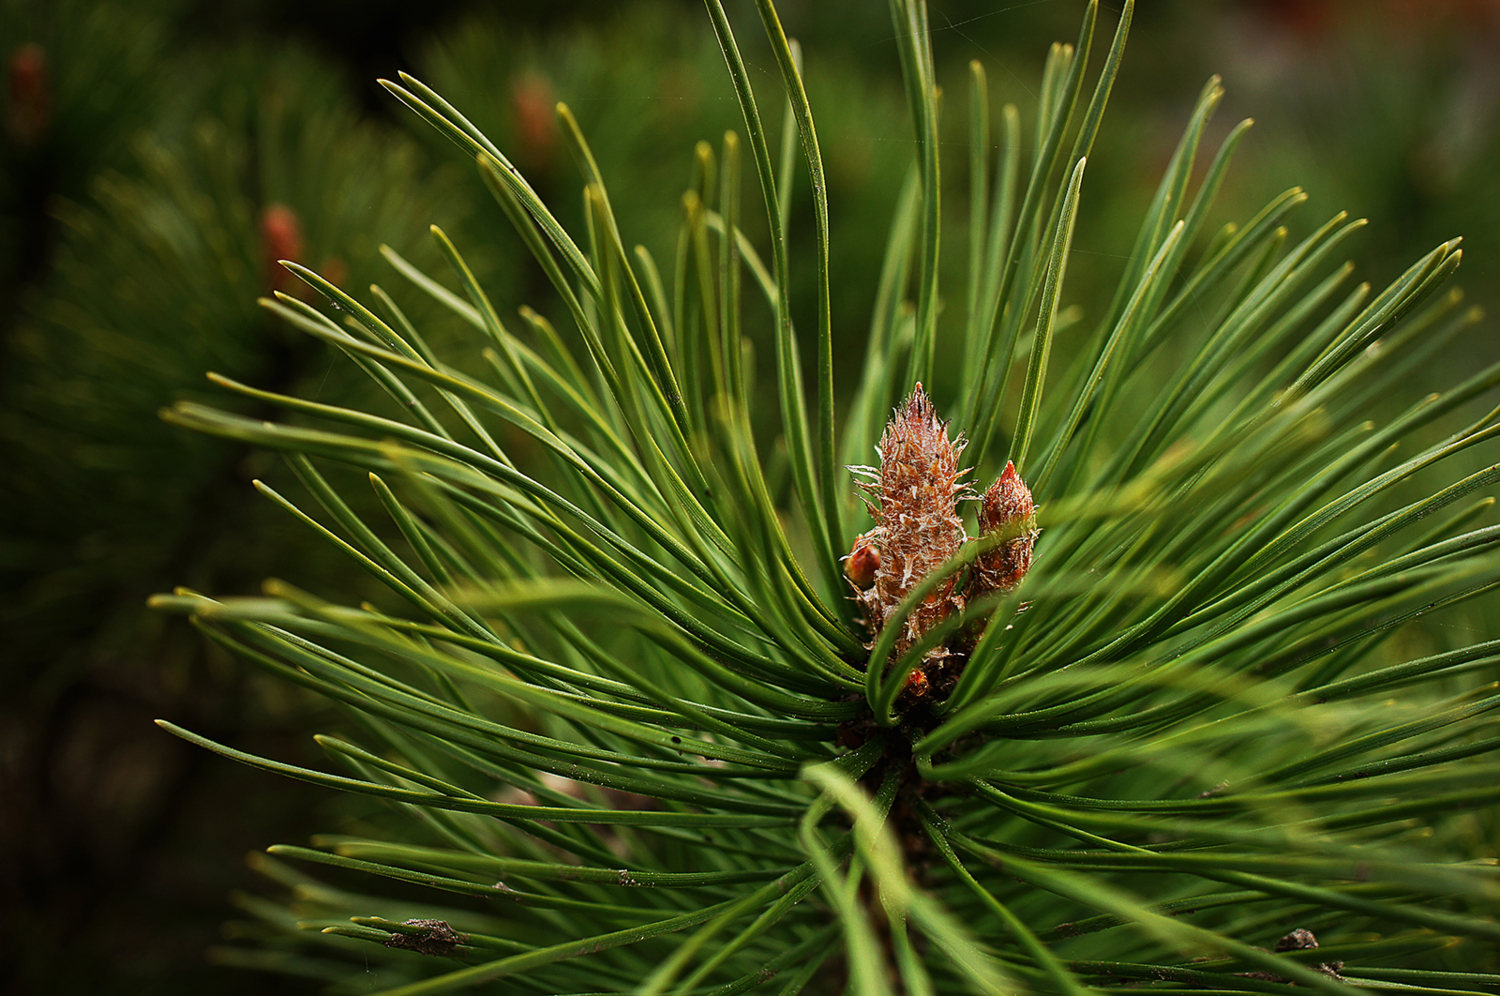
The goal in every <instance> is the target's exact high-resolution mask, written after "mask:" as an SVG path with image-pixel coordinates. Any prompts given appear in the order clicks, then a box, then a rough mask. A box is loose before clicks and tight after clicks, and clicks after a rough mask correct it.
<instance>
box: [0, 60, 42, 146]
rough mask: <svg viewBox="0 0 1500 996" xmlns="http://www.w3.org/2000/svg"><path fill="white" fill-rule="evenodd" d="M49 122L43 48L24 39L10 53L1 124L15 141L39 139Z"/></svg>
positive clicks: (33, 142)
mask: <svg viewBox="0 0 1500 996" xmlns="http://www.w3.org/2000/svg"><path fill="white" fill-rule="evenodd" d="M51 123H52V81H51V78H50V76H49V74H48V72H47V50H46V49H44V48H42V46H40V45H38V44H37V43H36V42H27V43H26V44H24V45H22V46H21V47H20V48H18V49H16V50H15V51H14V52H12V53H11V56H10V98H9V100H8V101H7V105H6V109H5V126H6V129H7V130H8V131H9V132H10V137H11V138H12V139H14V140H15V141H16V143H17V144H18V145H22V146H27V147H30V146H34V145H37V144H39V143H40V142H41V140H42V139H43V137H44V136H45V135H46V133H47V128H48V126H49V125H50V124H51Z"/></svg>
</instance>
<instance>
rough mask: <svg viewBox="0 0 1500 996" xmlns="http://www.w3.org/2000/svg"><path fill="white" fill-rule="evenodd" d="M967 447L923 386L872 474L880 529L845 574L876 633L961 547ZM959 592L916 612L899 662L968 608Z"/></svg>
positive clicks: (942, 591) (888, 431) (938, 596)
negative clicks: (951, 434) (951, 433)
mask: <svg viewBox="0 0 1500 996" xmlns="http://www.w3.org/2000/svg"><path fill="white" fill-rule="evenodd" d="M963 448H964V439H963V437H962V436H960V437H959V438H958V439H956V440H950V439H949V438H948V423H947V422H945V421H943V420H942V419H940V418H938V416H937V411H936V410H935V409H934V408H933V407H932V402H931V401H930V400H929V399H928V397H927V394H926V392H924V391H923V390H922V385H921V384H918V385H917V386H916V387H915V388H914V389H913V390H912V392H911V395H910V396H909V397H908V398H907V399H906V401H905V402H904V403H903V404H902V405H901V406H900V407H899V408H897V409H896V410H895V412H894V413H893V415H892V417H891V421H890V422H889V423H888V424H887V425H886V427H885V433H884V434H883V435H882V436H881V437H880V445H879V446H878V447H877V450H878V452H879V454H880V467H879V468H878V469H876V468H870V469H868V470H867V471H866V473H867V474H868V475H869V476H870V477H872V478H873V480H871V481H870V482H869V483H866V484H864V485H862V487H864V489H865V490H866V492H867V493H868V495H869V498H868V499H867V501H868V502H869V505H870V510H871V512H872V513H873V514H874V516H875V519H876V521H877V522H878V523H879V525H878V526H877V527H876V528H875V529H873V530H871V531H870V532H869V533H866V534H864V535H863V536H861V537H860V538H859V539H857V540H856V541H855V544H854V549H853V551H851V553H850V555H849V559H848V560H847V561H846V562H845V567H844V570H845V574H846V576H848V577H849V580H850V582H851V583H852V584H854V585H855V587H856V589H858V590H859V594H858V595H857V596H856V597H857V598H858V600H859V602H860V604H861V605H862V606H863V607H864V610H865V617H866V620H867V621H868V622H869V625H870V629H871V630H873V631H877V632H878V631H879V630H881V629H883V628H884V627H885V623H886V621H887V620H888V619H889V618H890V616H891V614H892V613H894V612H895V610H896V607H897V606H898V605H900V603H901V600H902V599H903V598H905V597H906V595H907V594H908V593H909V592H910V591H911V589H912V588H913V587H914V586H916V585H917V584H919V583H920V582H921V581H922V579H923V578H925V577H927V575H929V574H931V573H932V572H933V571H934V570H935V569H937V568H938V567H939V566H940V565H941V564H943V563H944V562H945V561H947V560H948V559H949V558H951V557H952V556H954V555H955V554H956V553H958V551H959V548H960V547H962V546H963V543H964V540H965V538H966V537H965V534H964V526H963V520H961V519H960V518H959V517H958V514H957V511H956V503H957V501H958V499H959V498H960V497H962V496H963V494H964V493H965V492H966V491H967V490H968V485H967V484H961V483H959V478H960V477H962V476H963V474H964V473H966V472H965V471H961V470H959V469H958V456H959V454H960V453H962V452H963ZM866 551H868V552H866ZM856 559H857V560H858V562H857V563H856ZM870 566H873V567H874V572H873V580H872V583H871V584H870V585H869V586H868V587H865V586H863V585H862V584H861V582H862V580H863V577H864V573H863V572H864V571H865V570H867V569H868V568H869V567H870ZM953 589H954V585H953V582H952V581H951V580H950V581H948V582H945V583H944V584H942V585H940V586H939V587H938V589H937V590H936V591H934V592H933V593H932V594H930V595H929V596H928V597H927V598H926V599H924V600H923V602H922V604H920V605H918V606H917V607H916V608H915V609H914V610H913V611H912V612H911V614H910V615H909V616H908V617H907V619H906V623H905V626H904V629H903V631H902V633H901V635H900V636H899V637H898V638H897V640H896V646H895V653H896V655H897V656H899V655H900V654H901V653H903V652H904V651H905V650H906V649H907V648H909V647H910V646H911V645H912V644H913V643H915V642H916V641H917V640H918V638H920V637H921V635H922V633H924V632H925V631H926V630H927V629H929V628H930V627H931V626H932V625H933V624H934V623H936V622H937V621H938V620H940V619H942V618H943V617H944V616H945V615H947V614H948V613H949V612H950V611H952V610H953V609H954V608H956V607H958V606H960V605H961V604H962V599H961V597H960V596H959V595H958V594H957V593H955V592H954V590H953Z"/></svg>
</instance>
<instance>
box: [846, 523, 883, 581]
mask: <svg viewBox="0 0 1500 996" xmlns="http://www.w3.org/2000/svg"><path fill="white" fill-rule="evenodd" d="M874 533H875V530H871V531H870V532H868V533H865V534H864V535H862V536H860V537H859V538H857V539H856V540H855V541H854V548H853V549H852V550H850V551H849V556H848V557H847V558H846V559H845V560H844V577H846V578H848V579H849V583H850V584H852V585H854V587H856V588H858V589H859V590H860V591H867V590H869V588H870V586H871V585H873V584H874V583H875V574H876V572H877V571H879V570H880V547H879V545H877V543H876V540H875V536H874Z"/></svg>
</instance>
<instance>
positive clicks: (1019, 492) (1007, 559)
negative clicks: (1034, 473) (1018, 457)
mask: <svg viewBox="0 0 1500 996" xmlns="http://www.w3.org/2000/svg"><path fill="white" fill-rule="evenodd" d="M999 531H1004V532H1006V533H1008V534H1010V537H1011V538H1009V539H1005V540H1001V542H1000V545H999V546H997V547H995V548H994V549H993V550H989V551H986V552H985V553H984V554H983V555H981V556H980V557H979V559H978V561H976V563H975V570H974V574H973V580H972V581H971V582H970V597H974V596H976V595H982V594H985V593H987V592H993V591H1000V592H1007V591H1015V590H1016V589H1017V588H1019V587H1020V586H1021V582H1022V581H1023V580H1024V579H1025V577H1026V572H1027V571H1029V570H1031V552H1032V547H1033V546H1034V545H1035V544H1036V536H1037V528H1036V505H1035V504H1034V503H1033V502H1032V499H1031V489H1030V488H1028V487H1027V486H1026V482H1025V481H1023V480H1021V475H1020V474H1018V473H1016V465H1015V464H1014V463H1010V462H1007V463H1006V465H1005V471H1004V472H1003V473H1002V474H1001V475H1000V478H999V479H998V480H997V481H995V483H994V484H991V485H990V486H989V488H988V489H987V490H986V491H985V493H984V496H983V498H982V499H981V500H980V505H979V535H980V536H981V537H984V536H988V535H990V534H991V533H995V532H999Z"/></svg>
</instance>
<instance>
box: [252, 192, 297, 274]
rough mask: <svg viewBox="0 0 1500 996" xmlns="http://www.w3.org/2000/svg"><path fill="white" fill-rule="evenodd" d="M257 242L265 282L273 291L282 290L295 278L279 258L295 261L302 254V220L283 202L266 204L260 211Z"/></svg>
mask: <svg viewBox="0 0 1500 996" xmlns="http://www.w3.org/2000/svg"><path fill="white" fill-rule="evenodd" d="M260 245H261V258H262V259H263V260H264V261H265V266H266V281H267V282H268V283H269V284H270V285H271V289H272V290H284V289H285V288H286V287H287V286H288V285H290V284H292V283H293V281H294V280H295V278H294V277H293V276H292V275H291V274H290V273H289V272H287V269H286V267H284V266H282V265H281V262H280V261H281V260H283V259H289V260H291V261H292V262H294V263H295V262H297V257H298V256H301V255H302V222H301V220H300V219H298V217H297V212H296V211H293V210H292V209H291V208H289V207H287V206H286V205H285V204H270V205H267V206H266V209H265V210H264V211H262V212H261V213H260Z"/></svg>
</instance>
